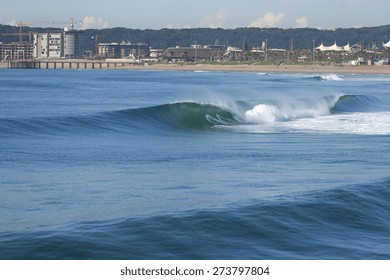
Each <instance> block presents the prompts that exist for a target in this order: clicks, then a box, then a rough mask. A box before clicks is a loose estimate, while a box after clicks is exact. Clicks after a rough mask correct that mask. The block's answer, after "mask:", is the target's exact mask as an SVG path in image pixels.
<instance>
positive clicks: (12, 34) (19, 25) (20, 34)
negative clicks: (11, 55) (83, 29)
mask: <svg viewBox="0 0 390 280" xmlns="http://www.w3.org/2000/svg"><path fill="white" fill-rule="evenodd" d="M38 23H51V24H70V28H71V30H73V28H74V25H75V22H74V20H73V18H70V21H34V22H23V21H19V22H17V23H16V25H17V26H18V27H19V33H6V34H0V36H19V42H20V43H22V42H23V37H24V36H29V40H30V41H32V37H33V32H31V31H30V32H28V33H27V32H23V27H25V26H31V25H36V24H38ZM81 23H82V22H81V21H77V24H81Z"/></svg>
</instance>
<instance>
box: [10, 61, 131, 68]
mask: <svg viewBox="0 0 390 280" xmlns="http://www.w3.org/2000/svg"><path fill="white" fill-rule="evenodd" d="M3 64H4V63H3ZM128 65H134V62H133V61H130V62H124V61H123V60H120V61H119V62H113V61H99V60H97V61H96V60H15V61H8V62H5V64H4V65H3V67H2V68H10V69H110V68H119V67H124V66H128Z"/></svg>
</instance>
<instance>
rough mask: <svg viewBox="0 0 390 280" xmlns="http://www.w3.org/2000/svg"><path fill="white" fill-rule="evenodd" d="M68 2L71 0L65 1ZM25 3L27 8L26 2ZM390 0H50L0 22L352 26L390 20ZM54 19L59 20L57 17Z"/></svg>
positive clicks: (8, 13) (9, 6) (2, 14)
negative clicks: (54, 0)
mask: <svg viewBox="0 0 390 280" xmlns="http://www.w3.org/2000/svg"><path fill="white" fill-rule="evenodd" d="M62 3H66V5H65V4H62ZM20 7H25V8H20ZM389 10H390V1H388V0H371V1H369V2H365V1H356V0H328V1H321V2H318V1H312V0H294V1H291V0H290V1H288V0H275V1H261V0H244V1H230V2H226V1H223V0H212V1H210V0H207V1H206V0H197V1H179V0H165V1H156V0H143V1H119V0H112V1H102V0H84V1H74V0H68V1H66V2H60V3H58V4H56V3H53V2H52V1H48V0H34V1H33V2H31V1H27V0H19V1H7V2H5V3H2V5H1V10H0V23H1V24H11V25H16V24H17V23H18V22H20V21H22V22H23V23H25V24H26V25H29V24H30V25H31V26H43V27H47V26H61V25H63V26H69V25H70V21H71V18H72V19H73V20H74V22H75V28H77V29H89V28H97V29H102V28H112V27H126V28H137V29H162V28H198V27H210V28H237V27H259V28H267V27H279V28H305V27H311V28H319V29H334V28H350V27H366V26H367V27H371V26H380V25H387V24H390V21H389V17H388V11H389ZM52 22H54V23H52Z"/></svg>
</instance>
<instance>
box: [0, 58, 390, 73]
mask: <svg viewBox="0 0 390 280" xmlns="http://www.w3.org/2000/svg"><path fill="white" fill-rule="evenodd" d="M80 63H91V61H87V60H80ZM103 63H104V62H103ZM7 68H8V64H7V63H5V62H0V69H7ZM49 69H54V68H52V67H49ZM64 69H68V68H64ZM80 69H83V68H80ZM95 69H98V68H95ZM103 69H104V70H108V69H110V70H158V71H206V72H207V71H210V72H211V71H216V72H259V73H262V72H264V73H297V74H298V73H302V74H322V73H324V74H379V75H390V65H382V66H376V65H372V66H368V65H359V66H352V65H346V66H335V65H319V64H302V65H289V64H281V65H276V64H275V65H257V64H232V65H227V64H203V63H199V64H179V63H151V64H147V63H146V64H145V65H139V64H132V63H118V66H115V67H111V68H103Z"/></svg>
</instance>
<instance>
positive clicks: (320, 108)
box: [243, 96, 339, 124]
mask: <svg viewBox="0 0 390 280" xmlns="http://www.w3.org/2000/svg"><path fill="white" fill-rule="evenodd" d="M338 99H339V97H338V96H333V97H325V98H310V99H302V100H291V99H283V100H279V101H278V102H276V105H272V104H258V105H256V106H255V107H253V108H252V109H251V110H248V111H246V112H245V114H244V118H243V120H244V122H246V123H251V124H256V123H270V122H278V121H288V120H294V119H299V118H308V117H318V116H324V115H329V114H330V109H331V108H332V107H333V106H334V104H335V103H336V102H337V100H338Z"/></svg>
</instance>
